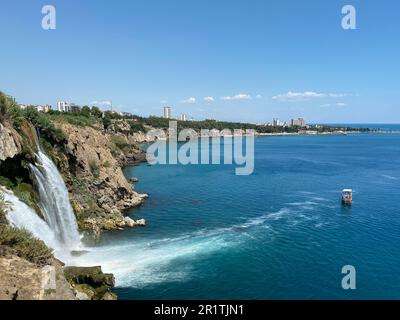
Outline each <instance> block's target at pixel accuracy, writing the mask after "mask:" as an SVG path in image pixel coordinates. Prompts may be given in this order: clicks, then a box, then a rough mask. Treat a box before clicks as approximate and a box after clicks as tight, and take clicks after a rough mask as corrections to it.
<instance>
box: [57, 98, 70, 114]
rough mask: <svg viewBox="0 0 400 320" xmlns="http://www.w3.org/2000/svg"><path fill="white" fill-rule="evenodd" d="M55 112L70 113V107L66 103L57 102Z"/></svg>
mask: <svg viewBox="0 0 400 320" xmlns="http://www.w3.org/2000/svg"><path fill="white" fill-rule="evenodd" d="M57 110H58V111H59V112H70V111H71V106H70V104H69V103H68V102H65V101H58V102H57Z"/></svg>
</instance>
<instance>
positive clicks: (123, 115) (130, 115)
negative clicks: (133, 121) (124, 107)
mask: <svg viewBox="0 0 400 320" xmlns="http://www.w3.org/2000/svg"><path fill="white" fill-rule="evenodd" d="M118 114H119V115H120V116H121V117H124V118H132V117H133V114H132V113H130V112H118Z"/></svg>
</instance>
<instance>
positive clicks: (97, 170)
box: [89, 160, 100, 178]
mask: <svg viewBox="0 0 400 320" xmlns="http://www.w3.org/2000/svg"><path fill="white" fill-rule="evenodd" d="M89 168H90V171H91V172H92V174H93V176H94V177H95V178H98V177H99V175H100V168H99V165H98V164H97V161H96V160H90V161H89Z"/></svg>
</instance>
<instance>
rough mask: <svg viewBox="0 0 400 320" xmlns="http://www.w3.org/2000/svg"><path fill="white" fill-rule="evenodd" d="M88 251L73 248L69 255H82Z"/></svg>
mask: <svg viewBox="0 0 400 320" xmlns="http://www.w3.org/2000/svg"><path fill="white" fill-rule="evenodd" d="M86 253H89V251H87V250H75V251H71V255H72V256H73V257H80V256H83V255H84V254H86Z"/></svg>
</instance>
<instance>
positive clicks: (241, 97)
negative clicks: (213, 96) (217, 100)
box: [221, 93, 251, 101]
mask: <svg viewBox="0 0 400 320" xmlns="http://www.w3.org/2000/svg"><path fill="white" fill-rule="evenodd" d="M250 99H251V96H250V95H248V94H244V93H239V94H236V95H234V96H226V97H221V100H223V101H234V100H250Z"/></svg>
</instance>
